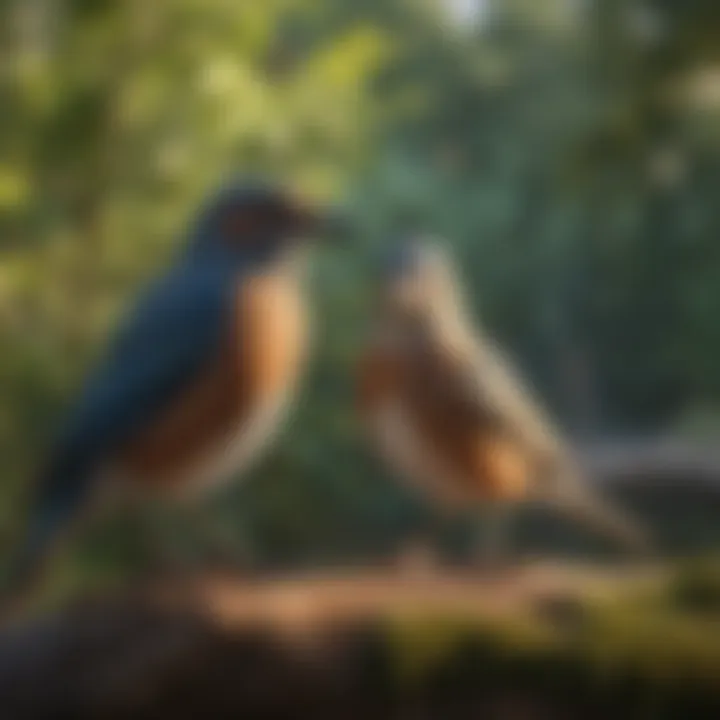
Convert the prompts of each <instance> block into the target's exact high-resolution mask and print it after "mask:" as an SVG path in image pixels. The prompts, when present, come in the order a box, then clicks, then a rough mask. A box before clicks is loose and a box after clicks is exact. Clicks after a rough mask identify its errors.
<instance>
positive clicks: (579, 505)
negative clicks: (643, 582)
mask: <svg viewBox="0 0 720 720" xmlns="http://www.w3.org/2000/svg"><path fill="white" fill-rule="evenodd" d="M551 501H552V504H553V505H555V506H556V507H557V508H558V509H559V510H561V511H562V512H563V513H564V514H565V515H567V516H568V517H571V518H572V519H574V520H575V521H577V522H580V523H582V524H583V525H585V526H587V527H589V528H591V529H593V530H595V531H596V532H599V533H601V534H603V535H605V536H606V537H608V538H609V539H612V540H614V541H615V542H617V543H619V544H620V545H622V546H623V547H624V548H625V549H627V550H628V551H630V552H633V553H636V554H640V555H647V554H649V553H651V552H652V549H653V540H652V537H651V535H650V533H649V531H648V529H647V528H646V527H644V526H643V524H642V523H640V522H639V521H638V520H637V519H635V518H634V517H632V516H631V514H629V513H627V512H625V511H624V510H623V509H622V508H620V507H617V506H616V505H615V503H613V502H611V501H610V500H609V499H607V498H605V497H603V495H602V494H601V493H599V492H596V491H595V489H594V488H593V487H592V486H591V485H590V484H589V483H588V482H586V481H584V480H583V479H582V478H578V477H572V478H571V479H570V478H569V479H568V482H566V483H562V484H561V491H560V492H558V493H557V494H555V495H554V497H552V498H551Z"/></svg>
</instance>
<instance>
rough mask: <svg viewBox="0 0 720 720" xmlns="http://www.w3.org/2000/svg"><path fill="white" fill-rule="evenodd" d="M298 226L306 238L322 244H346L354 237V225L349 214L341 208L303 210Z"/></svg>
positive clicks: (298, 219) (300, 213) (299, 213)
mask: <svg viewBox="0 0 720 720" xmlns="http://www.w3.org/2000/svg"><path fill="white" fill-rule="evenodd" d="M297 212H298V218H297V225H298V226H299V227H300V228H301V235H302V236H303V237H304V238H308V239H312V240H317V241H320V242H322V243H325V242H331V243H333V244H335V243H344V242H346V241H347V240H348V239H349V238H350V237H351V236H352V225H351V222H350V218H349V217H348V215H347V213H345V212H343V211H342V210H341V209H340V208H335V207H331V208H308V207H304V208H301V209H300V210H298V211H297Z"/></svg>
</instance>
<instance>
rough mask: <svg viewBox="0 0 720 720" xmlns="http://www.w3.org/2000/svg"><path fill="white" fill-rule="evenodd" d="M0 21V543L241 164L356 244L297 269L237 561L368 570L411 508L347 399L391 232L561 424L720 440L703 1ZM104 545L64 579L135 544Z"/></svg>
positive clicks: (178, 8) (570, 0)
mask: <svg viewBox="0 0 720 720" xmlns="http://www.w3.org/2000/svg"><path fill="white" fill-rule="evenodd" d="M0 28H1V30H0V68H1V71H2V72H1V75H0V102H1V103H2V108H3V112H2V114H1V115H0V129H1V130H2V132H0V253H1V254H0V347H2V352H1V353H0V397H1V398H2V402H1V403H0V457H2V468H3V472H2V485H1V492H0V532H2V534H3V536H4V537H6V538H8V539H9V537H10V535H11V533H12V531H13V528H14V525H15V517H16V515H17V508H18V507H19V505H18V503H19V502H20V501H21V497H22V488H23V487H25V486H26V484H27V480H28V477H30V475H31V473H32V470H33V468H34V466H35V463H36V461H37V458H38V457H39V456H40V453H41V450H42V448H43V447H44V446H45V444H46V443H47V442H48V439H49V438H50V437H51V433H52V429H53V427H54V424H55V422H56V420H57V418H58V417H59V414H60V413H61V412H62V410H63V408H64V407H65V405H66V402H67V401H68V400H69V398H70V397H71V395H72V392H73V389H74V388H75V386H76V383H77V382H78V380H79V378H80V377H81V375H82V373H83V371H84V370H85V368H86V367H87V364H88V363H89V362H91V361H92V358H93V356H94V354H95V353H96V352H97V351H98V348H100V347H101V346H102V342H103V338H104V337H105V334H106V333H107V332H108V331H109V330H110V328H111V327H112V326H113V323H114V320H115V318H116V317H117V314H118V313H119V312H121V311H122V308H123V306H124V303H125V301H126V299H127V298H128V297H130V296H132V294H133V293H134V292H136V290H137V288H138V286H139V285H140V284H141V283H142V282H144V281H145V280H146V279H147V278H149V277H151V276H152V275H153V273H155V272H157V271H158V270H159V269H161V268H162V266H163V263H164V262H166V260H167V258H168V257H169V255H170V254H171V253H172V252H173V250H174V248H176V247H177V244H178V243H180V242H182V240H183V233H184V228H185V227H186V226H187V222H188V219H189V217H190V216H191V215H192V213H193V211H194V208H195V207H196V204H197V203H198V201H199V200H200V198H201V197H202V196H203V195H204V194H205V193H207V192H208V191H209V190H210V189H211V188H212V187H213V185H214V184H216V183H217V182H219V181H220V180H221V179H223V178H224V177H226V176H227V175H228V174H230V173H236V172H254V171H262V172H263V173H267V174H270V175H278V176H281V177H283V178H285V179H290V180H292V181H293V182H295V183H297V184H298V185H300V186H301V187H302V188H303V189H304V190H305V191H306V192H308V193H311V194H316V195H317V196H319V197H323V198H328V197H332V198H334V199H338V200H342V201H343V202H345V203H346V204H347V205H348V207H349V209H350V211H351V212H352V213H353V216H354V217H355V219H356V222H357V225H358V228H359V233H358V235H359V237H358V238H357V240H356V241H355V242H354V243H353V245H352V246H351V247H346V248H342V249H338V250H334V251H329V250H328V251H322V253H319V254H318V257H317V261H318V262H317V267H316V273H315V278H314V286H315V287H314V290H315V292H314V297H315V304H316V318H317V320H316V324H317V335H318V347H317V352H316V355H315V363H314V365H313V368H312V373H311V377H310V382H309V383H308V384H307V386H306V388H305V390H304V396H303V402H302V403H301V404H300V406H299V408H298V411H297V413H296V415H295V418H294V422H293V423H292V424H291V425H290V426H289V427H288V428H287V430H286V432H285V433H284V435H283V441H282V443H280V444H279V445H278V447H277V449H276V451H275V452H274V453H272V454H271V456H270V457H268V458H267V460H266V462H264V463H263V464H262V466H260V467H259V468H258V469H257V472H256V473H255V477H253V479H252V480H251V481H248V482H247V483H245V484H243V485H240V486H237V487H235V488H232V489H230V490H228V492H227V493H226V494H225V496H224V498H223V502H222V507H221V508H218V509H217V510H216V512H217V513H218V517H220V516H222V517H224V518H225V519H224V520H223V522H224V523H225V525H226V526H227V528H228V529H229V531H230V532H234V530H235V529H237V528H238V527H240V526H242V527H243V528H244V530H245V531H247V533H246V534H247V535H249V537H250V538H251V539H254V542H255V545H254V548H255V551H256V552H257V553H258V554H259V555H260V556H263V557H267V558H271V557H273V558H274V557H279V558H283V559H287V560H300V559H307V558H313V559H315V560H322V559H330V558H337V557H350V556H351V555H357V554H363V553H372V552H375V551H376V550H378V551H379V550H380V549H382V548H384V547H386V546H387V543H388V542H390V541H391V540H392V539H393V538H396V537H398V535H399V534H401V533H402V532H403V531H404V528H405V527H406V526H407V523H410V522H412V518H413V517H414V513H416V512H417V508H414V506H413V505H412V503H411V502H410V500H409V499H408V498H407V497H405V496H404V495H403V494H402V493H401V492H400V490H398V489H397V488H395V486H394V485H393V484H391V483H388V482H387V478H386V476H385V475H384V474H383V472H382V470H381V469H380V468H379V467H378V465H377V463H375V461H374V460H373V459H372V458H371V457H369V454H368V453H367V451H366V449H365V448H364V446H363V444H362V442H361V440H360V438H359V435H358V431H357V427H356V426H355V420H354V417H353V414H352V393H351V382H352V372H353V364H354V358H355V351H356V348H357V345H358V342H359V340H360V338H361V337H362V330H363V327H364V323H365V318H366V309H367V303H368V300H369V288H370V287H371V283H372V273H371V262H372V258H373V255H374V253H375V252H376V251H377V249H378V248H379V247H381V246H382V244H383V243H384V242H386V241H387V238H388V236H389V234H392V232H393V231H394V229H395V228H396V227H397V225H398V223H400V222H402V221H403V220H407V218H408V217H412V218H413V220H414V221H415V222H419V223H422V224H423V225H424V226H425V227H427V228H428V230H429V231H432V232H435V233H438V234H440V235H442V236H443V237H445V238H447V241H448V243H451V244H452V246H453V248H454V252H455V253H456V255H457V258H458V263H459V264H460V266H461V267H462V269H463V274H464V277H465V279H466V282H467V283H468V287H469V288H470V291H471V300H472V302H473V303H474V307H475V309H476V311H477V313H478V316H479V315H480V314H482V319H483V322H484V323H485V325H486V326H487V327H488V328H489V329H490V331H492V332H493V333H494V334H496V335H497V336H498V337H499V338H500V339H501V340H502V341H503V342H505V343H506V344H507V345H508V346H509V347H510V348H511V349H512V350H513V352H514V354H515V356H516V358H517V361H518V363H519V364H520V365H521V367H522V368H523V369H524V370H525V372H527V373H528V374H529V375H530V377H531V378H533V380H534V381H535V383H536V385H537V386H538V388H539V391H540V393H541V395H542V396H543V397H544V398H545V400H546V401H547V402H548V403H549V404H550V406H551V407H552V408H553V409H554V410H555V412H556V415H557V416H558V418H559V420H560V421H562V422H563V423H564V424H565V426H566V427H567V428H568V430H569V431H570V432H572V433H574V434H578V435H583V434H585V435H598V434H608V433H612V434H617V433H632V434H636V433H649V432H664V431H669V430H675V429H677V428H690V430H688V431H689V432H699V431H700V430H702V429H707V428H708V427H710V428H712V426H713V423H714V424H715V427H717V422H716V421H715V420H714V418H715V417H716V415H714V413H715V408H716V407H717V406H718V402H719V401H720V373H718V371H717V368H718V367H720V323H718V321H717V318H718V315H719V313H720V245H719V244H718V242H717V236H718V233H719V232H720V214H719V212H718V209H717V208H718V204H717V200H716V198H715V192H716V189H717V187H718V182H720V165H719V164H718V153H719V151H720V129H719V128H720V123H719V121H720V6H718V4H717V2H715V1H714V0H685V1H684V2H682V3H679V2H672V1H671V0H532V1H531V0H494V1H493V0H475V1H474V2H473V1H472V0H467V1H466V2H441V1H440V0H435V1H433V0H424V1H422V0H417V1H416V2H412V1H411V0H382V1H380V0H365V1H364V2H357V1H356V0H314V1H313V2H311V1H310V0H264V1H263V2H231V1H229V0H176V1H175V2H173V3H164V2H147V1H146V0H128V1H127V2H113V1H112V0H62V1H57V2H55V1H53V0H5V1H4V2H3V3H2V4H0ZM218 522H220V521H218ZM107 534H108V538H104V539H103V541H102V542H100V539H99V538H96V539H95V541H89V542H88V543H87V546H88V547H86V548H85V549H84V551H83V550H82V549H81V551H79V553H78V557H77V558H76V559H75V560H76V562H75V565H77V566H78V568H80V569H79V570H78V572H85V571H86V570H87V569H88V568H91V569H92V571H93V572H95V571H98V572H99V571H100V570H102V569H103V568H107V567H115V566H116V565H117V563H116V562H115V561H116V559H117V555H118V553H119V554H120V555H122V556H123V557H125V555H124V554H123V553H126V552H129V551H127V547H126V546H127V545H128V543H129V542H130V538H131V535H132V534H131V533H129V532H127V530H126V529H124V528H123V527H118V528H114V529H112V530H108V532H107Z"/></svg>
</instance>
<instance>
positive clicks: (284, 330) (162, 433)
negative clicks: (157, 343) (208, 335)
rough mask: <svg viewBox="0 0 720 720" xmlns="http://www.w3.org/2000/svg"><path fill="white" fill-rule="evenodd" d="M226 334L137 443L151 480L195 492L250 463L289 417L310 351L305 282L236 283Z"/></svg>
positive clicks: (138, 465)
mask: <svg viewBox="0 0 720 720" xmlns="http://www.w3.org/2000/svg"><path fill="white" fill-rule="evenodd" d="M228 322H229V324H230V327H229V328H228V330H229V332H227V333H226V338H227V340H226V341H225V342H224V343H223V345H222V347H221V348H220V352H219V354H218V355H217V357H216V358H215V360H214V361H213V362H211V363H210V364H209V365H208V367H207V368H206V369H205V370H204V371H203V372H202V373H201V375H200V377H199V378H198V379H197V381H196V382H195V383H194V384H193V385H192V386H191V387H190V388H189V389H188V390H187V391H186V392H185V393H183V394H182V395H181V397H178V398H177V401H176V402H174V403H172V405H171V407H169V408H168V411H167V412H166V413H165V414H164V415H163V417H161V418H160V419H159V422H157V423H156V424H155V425H154V426H153V427H152V428H151V430H150V431H148V432H147V433H145V434H143V435H142V436H141V437H140V438H139V440H138V442H136V443H135V444H134V446H133V447H131V448H130V453H129V457H128V460H129V462H128V466H129V470H130V472H131V474H132V476H133V477H135V478H139V479H140V480H141V481H143V483H144V484H148V483H150V484H152V485H155V486H158V487H161V488H166V489H172V490H173V491H180V492H181V493H185V492H190V493H192V492H195V491H198V490H202V489H203V488H206V487H208V486H211V485H215V484H217V483H218V482H221V481H222V480H224V479H226V478H227V477H229V476H230V475H232V474H234V473H236V472H240V471H242V470H245V469H246V468H247V465H248V463H249V462H251V461H252V460H254V459H255V458H256V457H257V455H258V454H259V451H261V450H262V449H263V448H264V447H265V445H266V444H267V441H268V440H269V439H270V438H271V436H272V434H273V432H274V431H275V430H276V428H277V427H278V425H279V424H280V422H281V421H282V419H283V417H284V415H285V412H286V410H287V409H288V406H289V401H290V399H291V397H292V394H293V391H294V389H295V386H296V385H297V383H298V380H299V376H300V373H301V371H302V368H303V365H304V359H305V348H306V339H307V338H306V336H307V326H306V325H307V324H306V317H305V312H304V307H303V303H302V295H301V292H300V288H299V287H298V286H297V285H296V284H295V283H293V282H290V281H288V279H286V278H284V277H282V276H281V277H275V276H267V277H258V278H253V279H249V280H247V279H246V280H245V281H244V282H242V283H241V284H240V285H239V286H238V287H237V289H236V291H235V293H234V297H233V301H232V307H231V312H230V313H229V316H228Z"/></svg>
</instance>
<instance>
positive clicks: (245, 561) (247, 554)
mask: <svg viewBox="0 0 720 720" xmlns="http://www.w3.org/2000/svg"><path fill="white" fill-rule="evenodd" d="M235 514H237V513H235ZM185 519H186V521H187V523H188V526H189V527H190V528H191V530H192V532H193V534H194V536H195V538H196V540H197V544H198V547H200V548H202V551H201V554H202V556H203V560H204V564H206V565H212V566H215V567H218V566H219V567H222V568H232V569H233V570H234V571H237V570H242V571H247V570H249V568H250V565H251V562H252V557H253V552H252V545H251V542H250V537H249V533H248V532H247V523H245V522H244V518H240V522H238V521H237V518H233V522H232V524H230V523H229V522H228V521H227V520H225V521H223V520H224V518H223V517H222V514H221V513H217V512H213V508H211V507H207V506H203V507H194V508H192V509H191V510H190V512H188V513H187V515H186V516H185Z"/></svg>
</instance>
